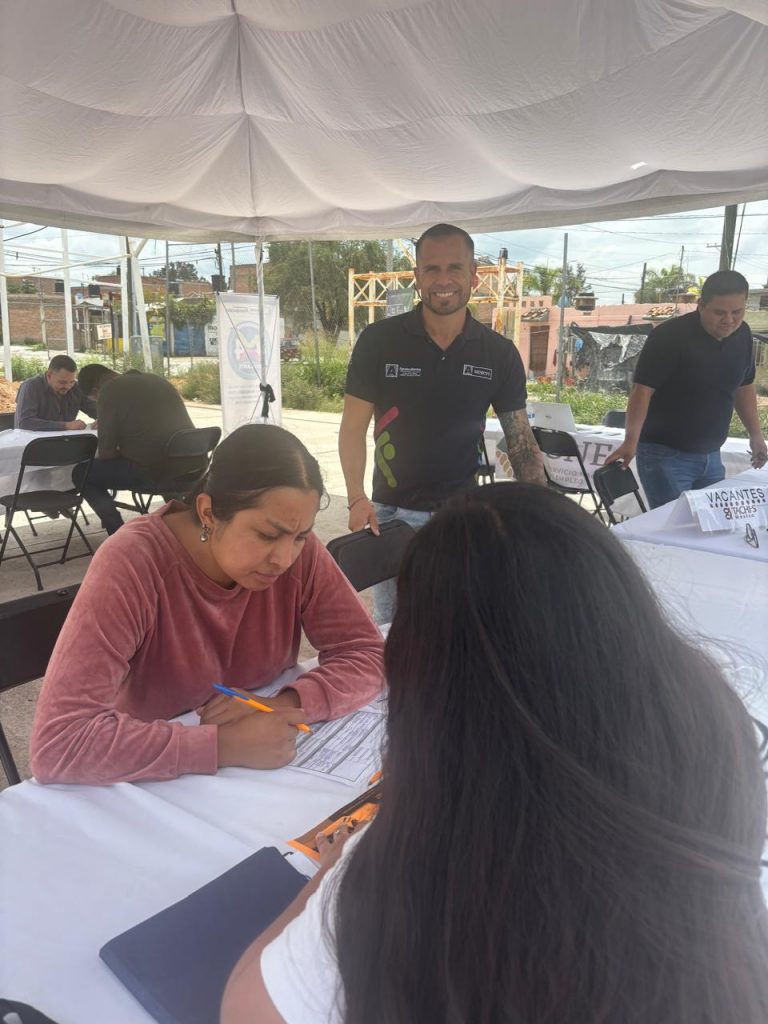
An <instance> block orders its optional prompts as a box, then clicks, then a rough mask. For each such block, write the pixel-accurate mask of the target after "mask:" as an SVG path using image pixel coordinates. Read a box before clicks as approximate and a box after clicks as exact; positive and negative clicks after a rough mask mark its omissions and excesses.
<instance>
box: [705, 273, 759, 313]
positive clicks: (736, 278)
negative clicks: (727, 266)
mask: <svg viewBox="0 0 768 1024" xmlns="http://www.w3.org/2000/svg"><path fill="white" fill-rule="evenodd" d="M716 295H749V282H748V281H747V279H746V277H744V275H743V274H740V273H739V272H738V270H718V271H716V272H715V273H714V274H710V275H709V277H708V278H707V280H706V281H705V282H704V284H703V285H702V286H701V297H700V299H701V303H702V305H704V306H706V304H707V303H708V302H709V300H710V299H714V297H715V296H716Z"/></svg>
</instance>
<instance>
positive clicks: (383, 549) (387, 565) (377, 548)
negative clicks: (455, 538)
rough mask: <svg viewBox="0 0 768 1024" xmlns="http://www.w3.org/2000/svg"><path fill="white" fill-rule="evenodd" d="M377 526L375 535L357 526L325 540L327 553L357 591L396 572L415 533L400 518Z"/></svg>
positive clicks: (391, 576) (395, 574)
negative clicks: (377, 531) (352, 530)
mask: <svg viewBox="0 0 768 1024" xmlns="http://www.w3.org/2000/svg"><path fill="white" fill-rule="evenodd" d="M379 530H380V531H381V532H380V534H379V536H378V537H377V536H376V535H375V534H373V533H371V531H370V530H357V531H356V532H355V533H347V534H345V535H344V536H343V537H334V539H333V540H330V541H328V544H327V548H328V551H329V553H330V554H331V555H332V557H333V558H334V560H335V561H336V563H337V564H338V566H339V568H340V569H341V571H342V572H343V573H344V575H345V576H346V577H347V579H348V580H349V582H350V583H351V584H352V586H353V587H354V588H355V590H357V591H358V592H359V591H361V590H367V589H368V587H372V586H374V584H376V583H383V582H384V580H391V579H393V578H394V577H395V576H397V574H398V573H399V572H400V564H401V562H402V560H403V555H404V554H405V550H406V548H407V547H408V545H409V544H410V542H411V538H412V537H413V536H414V534H415V533H416V531H415V530H414V529H413V527H412V526H409V525H408V523H405V522H403V520H402V519H390V521H389V522H387V523H381V524H380V526H379Z"/></svg>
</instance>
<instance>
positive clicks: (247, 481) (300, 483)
mask: <svg viewBox="0 0 768 1024" xmlns="http://www.w3.org/2000/svg"><path fill="white" fill-rule="evenodd" d="M274 487H295V488H297V489H298V490H300V491H317V493H318V495H320V496H322V495H323V494H324V493H325V488H324V485H323V477H322V474H321V472H320V466H319V465H318V462H317V459H315V458H314V456H312V455H310V454H309V452H308V451H307V449H306V448H305V447H304V445H303V444H302V443H301V441H300V440H299V439H298V437H296V436H295V435H294V434H291V433H290V431H288V430H283V428H282V427H277V426H274V425H273V424H271V423H247V424H245V425H244V426H242V427H238V428H237V430H233V431H232V433H231V434H229V436H228V437H226V438H225V439H224V440H223V441H222V442H221V444H220V445H218V447H217V448H216V450H215V451H214V453H213V458H212V459H211V464H210V466H209V467H208V471H207V472H206V473H204V474H203V476H202V477H201V478H200V479H199V480H198V482H197V484H196V485H195V487H194V488H193V490H192V492H191V494H190V495H189V496H188V497H187V499H186V502H187V504H188V505H192V506H193V507H194V504H195V499H196V498H197V496H198V494H208V495H210V498H211V509H212V511H213V514H214V516H215V517H216V518H217V519H220V520H222V521H224V522H228V521H229V520H230V519H232V517H233V516H234V515H235V513H237V512H240V511H242V510H243V509H246V508H253V507H254V506H256V505H258V503H259V499H260V497H261V495H262V494H264V492H265V491H269V490H272V488H274Z"/></svg>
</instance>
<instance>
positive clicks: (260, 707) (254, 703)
mask: <svg viewBox="0 0 768 1024" xmlns="http://www.w3.org/2000/svg"><path fill="white" fill-rule="evenodd" d="M213 688H214V690H218V691H219V693H225V694H226V695H227V696H228V697H232V699H233V700H239V701H240V702H241V704H248V705H250V707H252V708H256V710H257V711H264V712H266V713H267V714H271V713H272V712H273V711H274V710H275V709H274V708H271V707H269V706H268V705H267V704H262V703H261V702H260V701H258V700H255V699H254V698H253V697H244V696H243V695H242V693H238V692H237V690H232V689H230V688H229V687H228V686H222V685H221V683H214V684H213ZM296 728H297V729H298V730H299V731H300V732H309V733H311V732H312V730H311V729H310V728H309V726H308V725H305V724H304V723H303V722H301V723H300V724H299V725H297V726H296Z"/></svg>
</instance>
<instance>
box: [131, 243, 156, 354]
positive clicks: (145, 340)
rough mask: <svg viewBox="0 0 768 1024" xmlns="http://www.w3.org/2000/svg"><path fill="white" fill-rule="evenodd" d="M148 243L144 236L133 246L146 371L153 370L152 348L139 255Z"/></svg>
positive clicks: (132, 282) (132, 269)
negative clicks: (150, 345)
mask: <svg viewBox="0 0 768 1024" xmlns="http://www.w3.org/2000/svg"><path fill="white" fill-rule="evenodd" d="M146 244H147V240H146V238H143V239H142V240H141V241H140V242H139V244H138V245H135V246H133V245H132V246H131V271H132V273H131V284H132V285H133V297H134V301H135V303H136V312H137V313H138V314H139V333H140V334H141V354H142V356H143V358H144V371H145V372H146V373H151V372H152V350H151V349H150V347H149V325H148V324H147V307H146V305H145V303H144V283H143V281H142V280H141V267H140V266H139V255H140V254H141V250H142V249H143V248H144V246H145V245H146Z"/></svg>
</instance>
